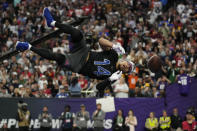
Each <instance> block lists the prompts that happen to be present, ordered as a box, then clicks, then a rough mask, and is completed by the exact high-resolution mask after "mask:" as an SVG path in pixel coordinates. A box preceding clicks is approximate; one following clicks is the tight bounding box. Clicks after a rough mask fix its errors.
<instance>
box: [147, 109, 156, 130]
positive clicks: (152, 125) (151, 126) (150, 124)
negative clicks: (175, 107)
mask: <svg viewBox="0 0 197 131" xmlns="http://www.w3.org/2000/svg"><path fill="white" fill-rule="evenodd" d="M158 126H159V123H158V119H157V118H156V117H155V113H154V112H150V115H149V118H147V119H146V123H145V128H146V130H147V131H157V130H158Z"/></svg>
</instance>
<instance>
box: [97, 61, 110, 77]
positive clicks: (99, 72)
mask: <svg viewBox="0 0 197 131" xmlns="http://www.w3.org/2000/svg"><path fill="white" fill-rule="evenodd" d="M109 64H110V60H108V59H104V61H94V65H98V66H97V71H94V74H95V75H97V76H100V75H111V72H110V71H108V70H107V69H105V68H103V67H102V66H100V65H109Z"/></svg>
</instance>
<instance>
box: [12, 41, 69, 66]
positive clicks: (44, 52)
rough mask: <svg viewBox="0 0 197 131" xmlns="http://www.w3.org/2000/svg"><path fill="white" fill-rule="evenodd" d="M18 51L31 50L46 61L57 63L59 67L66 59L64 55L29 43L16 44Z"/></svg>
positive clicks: (18, 42)
mask: <svg viewBox="0 0 197 131" xmlns="http://www.w3.org/2000/svg"><path fill="white" fill-rule="evenodd" d="M16 50H17V51H25V50H31V51H33V52H35V53H36V54H38V55H40V56H41V57H43V58H45V59H48V60H54V61H56V62H57V63H58V64H59V65H61V64H63V63H64V61H65V59H66V58H65V56H64V55H63V54H60V53H53V52H51V51H50V50H48V49H44V48H36V47H33V46H31V44H30V43H28V42H20V41H17V42H16Z"/></svg>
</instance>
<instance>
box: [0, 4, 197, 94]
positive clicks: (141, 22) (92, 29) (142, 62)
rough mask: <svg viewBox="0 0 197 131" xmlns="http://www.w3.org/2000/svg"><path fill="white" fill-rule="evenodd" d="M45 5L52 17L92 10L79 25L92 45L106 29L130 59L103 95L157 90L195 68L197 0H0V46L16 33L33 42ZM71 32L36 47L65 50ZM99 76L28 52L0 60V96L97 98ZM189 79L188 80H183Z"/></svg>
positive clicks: (41, 28) (10, 43)
mask: <svg viewBox="0 0 197 131" xmlns="http://www.w3.org/2000/svg"><path fill="white" fill-rule="evenodd" d="M44 7H50V9H51V10H52V14H53V15H54V16H55V19H56V20H57V21H60V22H62V23H63V22H68V21H70V20H74V19H77V18H78V17H81V16H91V18H90V20H89V21H88V23H86V24H84V25H82V26H81V27H79V28H81V30H82V32H84V37H86V39H87V43H88V44H89V45H90V46H91V48H92V50H95V51H100V47H99V45H98V43H97V41H95V40H96V38H97V37H99V36H104V37H106V38H108V39H109V40H111V41H113V42H115V43H120V44H121V45H122V46H123V47H124V49H125V50H126V54H125V55H123V56H121V57H122V58H123V59H129V60H131V61H133V62H134V63H135V64H136V65H137V68H136V71H135V72H134V73H132V74H129V75H124V76H123V77H122V78H121V79H120V80H119V81H117V82H116V83H115V84H113V85H111V87H109V88H107V89H106V90H105V93H104V97H109V96H115V97H121V98H127V97H155V98H157V97H162V96H164V92H165V88H166V87H167V86H168V85H169V84H171V83H175V82H179V84H182V85H185V83H184V82H180V81H178V78H179V76H180V75H183V74H184V75H186V76H187V77H189V78H191V77H196V74H197V1H195V0H161V1H160V0H53V1H52V0H51V1H48V0H1V1H0V53H1V55H3V54H4V53H6V52H8V51H10V50H13V49H14V46H15V43H16V41H17V40H21V41H32V40H35V39H38V38H39V37H41V36H43V35H46V34H48V33H49V32H51V31H52V30H51V29H49V28H47V27H46V25H45V21H44V19H43V17H42V11H43V8H44ZM69 39H70V37H69V36H67V35H61V36H59V37H58V38H52V39H50V40H47V41H46V42H44V43H40V45H39V46H40V47H43V48H48V49H52V50H53V51H54V52H61V53H66V52H69V50H70V49H71V48H72V47H71V46H69ZM153 54H157V55H159V56H160V57H161V59H162V61H163V67H162V70H161V71H160V72H158V73H156V74H155V73H152V72H150V71H149V70H148V69H147V66H146V61H147V59H148V58H149V57H150V56H151V55H153ZM98 82H99V81H98V80H93V79H89V78H87V77H85V76H82V75H80V74H76V73H73V72H70V71H65V70H64V69H61V68H58V67H57V64H56V63H55V62H53V61H48V60H46V59H43V58H41V57H40V56H38V55H36V54H34V53H33V52H30V51H26V52H23V53H20V54H19V55H16V56H13V57H12V58H10V59H7V60H4V61H3V63H2V64H1V65H0V97H37V98H50V97H57V98H67V97H96V96H99V95H98V93H97V89H96V86H97V83H98ZM189 82H190V81H187V82H186V84H187V83H189Z"/></svg>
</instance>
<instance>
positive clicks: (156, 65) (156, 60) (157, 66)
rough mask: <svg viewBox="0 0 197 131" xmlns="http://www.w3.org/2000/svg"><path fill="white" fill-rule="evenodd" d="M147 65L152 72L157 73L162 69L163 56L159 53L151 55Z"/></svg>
mask: <svg viewBox="0 0 197 131" xmlns="http://www.w3.org/2000/svg"><path fill="white" fill-rule="evenodd" d="M147 66H148V68H149V69H150V70H151V72H153V73H156V72H158V71H159V70H161V66H162V61H161V58H160V57H159V56H157V55H153V56H151V57H150V58H149V59H148V61H147Z"/></svg>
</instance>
